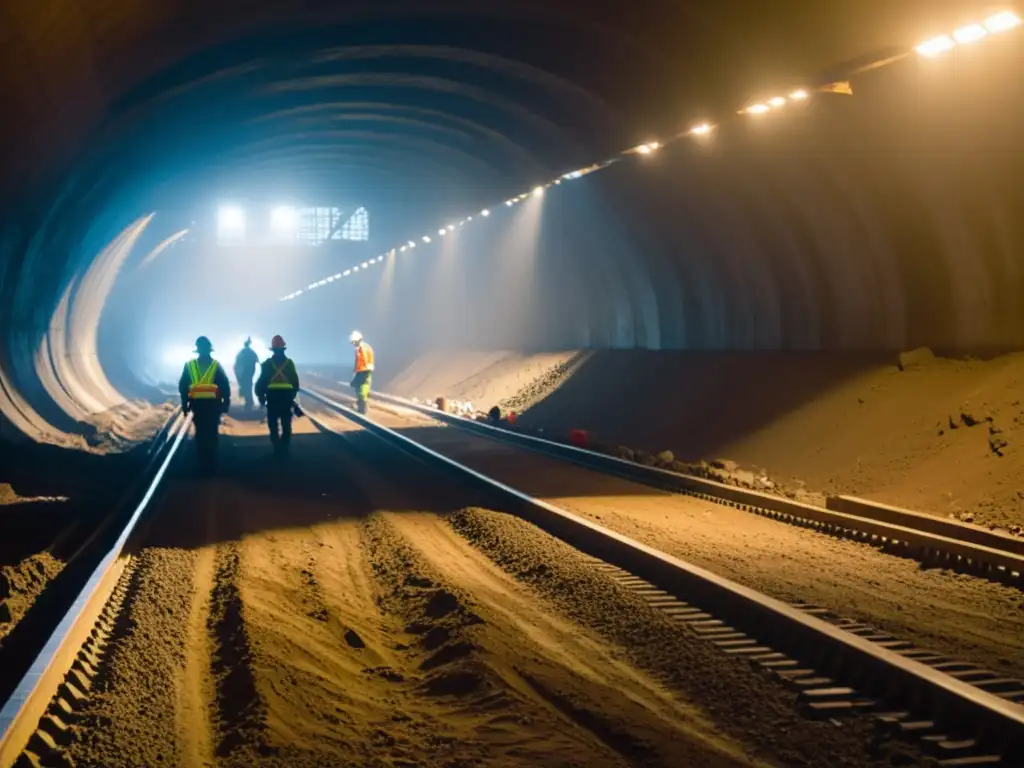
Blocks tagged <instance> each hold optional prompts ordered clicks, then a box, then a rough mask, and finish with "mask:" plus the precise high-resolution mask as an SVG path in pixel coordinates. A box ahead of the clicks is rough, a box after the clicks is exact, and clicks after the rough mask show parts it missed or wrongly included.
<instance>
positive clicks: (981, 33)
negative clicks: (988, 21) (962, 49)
mask: <svg viewBox="0 0 1024 768" xmlns="http://www.w3.org/2000/svg"><path fill="white" fill-rule="evenodd" d="M987 35H988V31H987V30H986V29H985V28H984V27H983V26H981V24H970V25H968V26H966V27H960V29H958V30H956V31H954V32H953V39H954V40H956V41H957V42H958V43H960V45H968V44H970V43H976V42H978V41H979V40H981V39H982V38H983V37H986V36H987Z"/></svg>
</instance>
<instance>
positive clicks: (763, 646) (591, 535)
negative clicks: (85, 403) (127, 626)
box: [0, 392, 1024, 766]
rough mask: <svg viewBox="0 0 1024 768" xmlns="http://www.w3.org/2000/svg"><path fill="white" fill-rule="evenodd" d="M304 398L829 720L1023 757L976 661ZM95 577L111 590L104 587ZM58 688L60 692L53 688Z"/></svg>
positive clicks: (47, 691) (926, 743)
mask: <svg viewBox="0 0 1024 768" xmlns="http://www.w3.org/2000/svg"><path fill="white" fill-rule="evenodd" d="M308 394H309V395H310V396H312V397H314V398H316V399H317V400H318V402H320V403H322V404H324V405H325V406H327V407H328V408H330V409H331V410H332V411H333V412H335V413H338V414H341V415H343V416H344V417H345V418H346V419H349V420H351V421H352V422H354V423H355V424H357V425H358V426H359V427H360V428H361V429H362V430H363V431H365V432H368V433H370V434H372V435H373V436H375V437H376V438H379V439H380V440H382V441H383V442H385V443H387V444H388V445H390V446H392V447H394V448H396V449H398V450H400V451H402V452H403V453H405V454H407V455H409V456H412V457H414V458H416V459H417V460H418V461H420V462H423V463H425V464H427V465H429V466H430V467H431V468H432V471H434V472H437V471H441V472H443V473H445V474H447V475H448V476H449V477H450V478H451V479H452V480H453V481H456V482H457V483H458V484H468V485H471V486H473V487H474V488H475V489H476V490H477V491H478V492H479V493H481V494H482V495H484V496H486V497H488V498H493V499H496V500H499V502H500V506H501V508H506V509H509V510H512V511H514V512H515V513H516V514H518V515H519V516H520V517H522V518H523V519H525V520H527V521H529V522H531V523H533V524H534V525H535V526H537V527H538V528H540V529H541V530H544V531H546V532H548V533H550V534H551V535H553V536H555V537H556V538H558V539H561V540H562V541H565V542H566V543H567V544H569V545H570V546H571V547H573V548H574V549H576V550H578V551H580V552H582V553H584V554H585V556H586V558H587V561H588V562H589V565H590V567H592V568H593V569H594V571H595V572H597V573H601V574H604V575H606V576H608V577H611V578H612V579H613V580H615V581H616V582H618V583H619V584H620V585H621V586H622V587H623V588H625V589H628V590H630V591H632V592H633V593H634V594H635V595H636V596H637V597H639V598H640V599H642V600H643V601H644V602H645V603H647V604H648V605H650V606H651V607H652V608H654V609H656V610H657V611H659V612H661V613H663V614H664V615H665V616H666V617H668V618H669V619H670V620H671V621H672V622H674V623H676V624H678V625H682V626H685V627H686V628H687V629H688V631H690V632H692V633H694V634H695V635H696V636H699V637H700V638H703V639H705V640H706V641H707V643H709V644H710V645H712V646H714V647H717V648H718V649H719V650H720V652H721V653H723V654H725V655H727V656H732V657H735V658H737V659H741V660H743V661H745V662H747V663H749V664H752V665H754V666H756V667H757V668H758V669H760V670H762V671H763V672H764V673H765V674H766V675H771V676H773V677H774V678H776V679H777V680H779V681H780V682H784V683H785V684H787V685H788V686H790V687H793V688H794V689H796V690H798V691H800V701H801V704H802V706H803V708H804V711H805V712H806V714H808V715H809V716H811V717H815V718H830V719H833V718H839V717H842V716H845V715H849V714H851V713H872V714H873V715H874V716H875V717H876V722H877V723H878V726H879V728H880V729H882V730H884V731H886V733H887V734H890V735H891V734H898V735H903V736H906V737H908V738H913V739H915V740H916V743H917V744H918V745H920V746H921V747H922V748H923V749H924V750H925V751H926V752H928V753H930V754H931V755H932V756H933V757H934V760H935V761H936V762H937V763H938V764H940V765H949V766H954V765H1015V764H1017V761H1018V760H1019V759H1020V756H1021V751H1020V750H1021V748H1022V746H1024V709H1022V708H1021V707H1019V706H1017V705H1016V704H1015V703H1013V702H1012V701H1011V700H1010V698H1012V696H1011V697H1010V698H1008V697H1007V696H1006V695H1005V694H1006V693H1010V694H1013V693H1014V691H1013V690H1012V689H1013V686H1014V685H1016V681H1012V680H1005V679H1004V680H998V679H996V680H995V682H996V683H998V685H995V686H990V687H992V688H993V690H996V691H999V692H1001V693H1003V694H1004V695H1003V696H999V695H996V693H993V692H992V691H989V690H985V689H984V688H982V687H979V685H971V684H970V683H969V682H967V681H968V680H971V679H975V680H979V679H981V678H982V677H983V676H979V675H977V674H976V675H973V677H972V675H971V674H970V673H971V670H969V669H965V668H964V665H957V664H956V662H955V661H951V660H943V659H940V658H935V657H934V656H935V655H932V658H929V657H928V655H927V654H925V653H924V652H922V651H919V650H918V649H915V648H912V647H910V644H909V643H905V642H901V641H900V640H899V639H897V638H892V637H884V636H882V633H878V632H874V631H872V630H871V628H870V627H864V626H850V624H849V622H845V621H844V620H842V619H841V618H840V617H836V616H833V615H831V614H829V612H828V611H827V610H826V609H825V608H822V607H818V606H813V605H806V604H800V605H790V604H786V603H785V602H782V601H779V600H774V599H772V598H770V597H767V596H765V595H763V594H759V593H758V592H756V591H754V590H750V589H747V588H745V587H742V586H741V585H739V584H736V583H734V582H730V581H729V580H727V579H723V578H721V577H719V576H716V575H715V574H713V573H711V572H709V571H706V570H704V569H701V568H698V567H696V566H693V565H691V564H689V563H686V562H684V561H682V560H680V559H678V558H673V557H671V556H669V555H666V554H664V553H662V552H659V551H657V550H655V549H652V548H650V547H647V546H644V545H643V544H640V543H639V542H636V541H633V540H631V539H629V538H627V537H625V536H622V535H620V534H617V533H615V532H614V531H611V530H609V529H606V528H603V527H602V526H599V525H596V524H594V523H593V522H591V521H588V520H585V519H583V518H581V517H579V516H577V515H573V514H571V513H569V512H566V511H565V510H562V509H559V508H557V507H555V506H553V505H551V504H546V503H544V502H541V501H538V500H537V499H534V498H532V497H530V496H529V495H527V494H524V493H521V492H519V491H517V490H515V489H514V488H511V487H509V486H508V485H504V484H502V483H499V482H497V481H495V480H493V479H491V478H490V477H488V476H487V475H485V474H482V473H480V472H476V471H474V470H472V469H470V468H469V467H466V466H463V465H461V464H459V463H458V462H455V461H452V460H451V459H450V458H447V457H445V456H443V455H441V454H440V453H438V452H436V451H432V450H430V449H429V448H427V447H425V446H423V445H421V444H419V443H417V442H415V441H414V440H410V439H409V438H407V437H404V436H403V435H401V434H399V433H398V432H396V431H394V430H392V429H388V428H386V427H384V426H382V425H380V424H377V423H375V422H374V421H372V420H370V419H366V418H364V417H361V416H359V415H358V414H356V413H354V412H352V411H351V410H349V409H347V408H346V407H345V406H344V405H343V404H341V403H339V402H337V401H335V400H333V399H332V398H330V397H325V396H324V395H323V394H318V393H315V392H309V393H308ZM183 434H184V429H182V430H181V431H179V432H178V433H177V435H176V438H175V441H174V446H175V447H176V446H177V445H178V444H179V443H180V440H181V436H182V435H183ZM172 457H173V452H172V453H170V454H169V455H167V456H166V459H165V461H164V463H163V464H162V466H161V473H162V471H163V470H165V469H166V467H167V465H168V464H169V463H170V461H171V458H172ZM158 483H159V477H157V478H156V480H155V481H154V482H153V484H152V486H151V487H150V489H149V492H148V493H147V495H146V498H145V499H144V500H143V502H142V503H140V505H139V506H138V507H137V509H136V511H135V514H134V515H133V517H132V518H131V521H130V522H129V526H128V527H126V528H125V529H124V530H123V531H122V535H121V536H119V537H118V539H117V541H118V542H120V544H119V546H118V547H117V548H116V549H117V552H116V553H115V550H114V549H113V548H112V549H110V550H108V552H107V555H106V557H105V558H104V559H103V561H102V562H103V563H104V564H105V565H104V568H105V569H106V572H105V573H104V574H103V575H102V576H101V577H99V579H97V578H96V576H95V572H94V576H93V586H92V588H91V591H89V590H82V591H81V592H80V593H79V598H78V599H77V600H76V606H77V608H74V609H73V610H72V611H69V613H68V615H67V616H66V617H65V619H64V620H63V621H62V622H61V626H63V627H66V628H67V629H68V631H66V632H65V633H64V635H63V636H62V639H60V640H59V642H57V643H56V645H57V646H59V647H56V648H55V647H54V646H55V640H54V639H51V641H50V642H49V644H48V646H49V647H50V654H49V656H48V657H47V656H45V654H44V655H42V656H40V657H39V659H37V661H36V663H35V664H34V675H35V677H34V678H33V679H34V681H35V682H34V684H33V685H32V688H31V690H30V691H29V693H28V694H27V695H25V693H24V692H23V693H22V694H21V695H20V698H12V699H8V701H7V704H6V705H5V707H4V712H5V713H6V720H5V721H4V722H5V724H7V727H6V728H5V737H4V741H3V742H2V745H0V766H5V765H8V764H13V762H12V761H11V758H12V756H13V757H14V759H17V760H21V761H22V762H23V763H25V761H26V760H28V761H29V762H27V763H25V764H32V762H31V761H32V760H35V761H36V762H38V758H39V753H45V752H46V751H47V750H52V749H54V748H56V747H57V746H58V745H59V744H60V743H61V742H62V740H65V739H66V737H67V731H68V723H67V718H70V717H71V716H72V715H73V711H74V709H75V703H76V699H77V698H80V697H84V696H85V693H84V691H83V689H87V688H88V687H89V679H90V676H91V675H92V674H93V673H94V672H95V667H96V665H98V664H100V663H101V662H102V652H103V647H104V645H105V642H106V639H107V637H108V636H109V634H110V633H111V632H112V631H113V629H114V624H115V622H116V618H117V614H118V612H119V610H120V606H121V603H122V602H124V601H126V600H128V599H130V598H131V590H132V583H133V582H132V575H131V570H130V568H131V563H130V562H127V563H126V562H125V561H124V560H123V559H120V558H119V554H120V550H121V548H122V547H123V545H124V542H125V541H126V539H127V537H128V535H129V534H130V532H131V527H133V526H134V524H135V522H137V520H138V516H139V515H140V514H141V512H142V510H143V509H144V507H145V503H146V501H148V500H149V499H151V498H152V496H153V493H155V489H156V486H157V485H158ZM118 563H120V570H118ZM100 582H102V583H103V585H104V586H103V587H102V588H97V584H99V583H100ZM87 592H88V594H86V593H87ZM72 614H74V616H72ZM72 630H73V631H72ZM83 638H86V639H83ZM83 643H84V644H83ZM76 653H77V656H75V654H76ZM69 659H70V663H69ZM929 664H931V666H929ZM68 670H70V671H68ZM65 673H66V674H65ZM26 684H27V683H26ZM1007 686H1009V687H1010V689H1011V690H1009V691H1008V690H1007ZM58 689H59V691H60V694H59V695H57V696H56V697H54V696H53V693H54V692H55V691H57V690H58ZM15 725H17V726H18V727H14V726H15ZM29 725H31V726H32V730H31V732H30V733H29V732H28V731H27V727H28V726H29ZM26 745H28V746H29V750H28V752H26V751H25V746H26ZM33 750H34V751H33ZM30 753H31V754H32V755H35V757H30V756H29V755H30Z"/></svg>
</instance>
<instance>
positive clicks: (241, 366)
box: [235, 337, 260, 411]
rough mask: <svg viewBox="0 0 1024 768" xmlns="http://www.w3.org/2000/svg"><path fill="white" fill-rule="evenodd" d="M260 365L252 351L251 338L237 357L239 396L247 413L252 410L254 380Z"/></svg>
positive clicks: (257, 357) (236, 373) (236, 375)
mask: <svg viewBox="0 0 1024 768" xmlns="http://www.w3.org/2000/svg"><path fill="white" fill-rule="evenodd" d="M259 364H260V358H259V355H257V354H256V353H255V352H254V351H253V349H252V338H251V337H250V338H248V339H246V340H245V344H244V345H243V346H242V349H241V350H239V352H238V355H237V356H236V357H235V379H236V380H237V381H238V390H239V394H240V395H241V397H242V401H243V402H244V403H245V410H247V411H251V410H252V405H253V399H252V380H253V377H254V376H255V375H256V369H257V368H258V367H259Z"/></svg>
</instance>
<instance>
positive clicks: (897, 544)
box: [336, 382, 1024, 585]
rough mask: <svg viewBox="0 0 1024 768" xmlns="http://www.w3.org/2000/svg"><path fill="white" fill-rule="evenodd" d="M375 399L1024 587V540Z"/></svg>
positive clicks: (380, 396)
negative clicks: (750, 485)
mask: <svg viewBox="0 0 1024 768" xmlns="http://www.w3.org/2000/svg"><path fill="white" fill-rule="evenodd" d="M336 383H337V382H336ZM372 396H373V397H374V398H375V399H377V400H379V401H381V402H383V403H386V404H389V405H392V406H396V407H399V408H404V409H407V410H412V411H415V412H417V413H421V414H423V415H426V416H429V417H431V418H433V419H435V420H436V421H439V422H441V423H443V424H447V425H449V426H452V427H456V428H459V429H462V430H465V431H468V432H471V433H473V434H477V435H480V436H482V437H485V438H488V439H491V440H495V441H497V442H501V443H506V444H508V445H514V446H516V447H520V448H525V449H526V450H529V451H533V452H534V453H539V454H542V455H544V456H548V457H551V458H555V459H559V460H561V461H567V462H570V463H572V464H576V465H577V466H581V467H584V468H585V469H589V470H592V471H596V472H601V473H602V474H606V475H612V476H615V477H620V478H622V479H624V480H628V481H630V482H634V483H640V484H642V485H647V486H651V487H654V488H660V489H662V490H667V491H671V492H675V493H684V494H688V495H693V496H697V497H700V498H702V499H706V500H709V501H714V502H718V503H726V504H729V505H731V506H734V507H738V508H741V509H746V510H748V511H750V512H754V513H756V514H761V515H764V516H768V517H773V518H776V519H779V520H782V521H784V522H790V523H795V524H798V525H802V526H804V527H811V528H816V529H819V530H822V531H823V532H825V533H830V534H835V535H840V536H844V537H846V538H853V539H860V540H867V541H869V542H872V543H878V544H881V545H883V546H884V547H885V548H886V549H887V550H888V551H890V552H892V553H894V554H899V555H901V556H905V557H909V558H912V559H915V560H918V561H920V562H923V563H925V564H927V565H935V566H951V567H957V568H960V569H962V570H968V571H970V572H973V573H977V574H979V575H983V576H986V577H988V578H991V579H993V580H997V581H1002V582H1006V583H1011V584H1016V585H1020V584H1022V582H1024V539H1018V538H1016V537H1013V536H1009V535H1005V534H1001V533H996V532H993V531H986V530H983V529H979V528H976V527H972V526H969V525H966V524H964V523H960V522H955V521H952V520H943V519H941V518H936V517H933V516H931V515H925V514H922V513H920V512H912V511H910V510H904V509H900V508H898V507H890V506H886V505H882V504H878V503H875V502H869V501H866V500H864V499H857V498H855V497H852V496H833V497H829V499H828V504H827V506H826V507H819V506H815V505H812V504H806V503H803V502H799V501H795V500H793V499H788V498H785V497H783V496H776V495H773V494H769V493H762V492H760V491H754V490H749V489H746V488H741V487H738V486H734V485H726V484H725V483H719V482H716V481H714V480H708V479H706V478H703V477H697V476H695V475H688V474H683V473H680V472H673V471H670V470H667V469H661V468H660V467H649V466H645V465H643V464H637V463H636V462H632V461H627V460H625V459H620V458H618V457H616V456H609V455H607V454H604V453H599V452H597V451H593V450H588V449H585V448H579V447H576V446H573V445H567V444H565V443H559V442H555V441H553V440H548V439H545V438H542V437H537V436H535V435H528V434H523V433H521V432H515V431H513V430H509V429H502V428H500V427H496V426H493V425H491V424H486V423H482V422H479V421H476V420H475V419H469V418H466V417H464V416H456V415H454V414H450V413H445V412H442V411H439V410H437V409H435V408H431V407H430V406H426V405H423V404H421V403H414V402H411V401H409V400H406V399H404V398H400V397H396V396H394V395H389V394H385V393H373V395H372Z"/></svg>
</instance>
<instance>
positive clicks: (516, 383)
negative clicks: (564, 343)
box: [375, 350, 578, 410]
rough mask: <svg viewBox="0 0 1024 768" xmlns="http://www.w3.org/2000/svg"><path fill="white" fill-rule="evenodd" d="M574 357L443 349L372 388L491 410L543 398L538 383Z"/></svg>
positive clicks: (572, 354)
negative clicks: (440, 398) (459, 401)
mask: <svg viewBox="0 0 1024 768" xmlns="http://www.w3.org/2000/svg"><path fill="white" fill-rule="evenodd" d="M577 355H578V353H577V352H575V351H572V350H569V351H564V352H545V353H534V354H530V353H520V352H511V351H496V352H475V351H459V350H454V351H453V350H448V351H443V352H432V353H428V354H425V355H422V356H421V357H418V358H416V359H415V360H413V361H412V362H411V363H409V364H408V365H406V366H404V367H403V368H401V369H400V370H399V372H398V373H397V374H395V375H391V376H387V375H383V376H377V378H376V383H375V386H376V387H377V388H378V389H380V390H381V391H385V392H388V393H389V394H392V395H398V396H399V397H407V398H417V399H420V400H423V401H427V402H434V401H435V400H436V399H437V398H438V397H446V398H449V399H451V400H463V401H466V400H468V401H471V402H472V403H474V404H475V405H476V406H477V407H478V408H482V409H483V410H486V409H487V408H490V407H491V406H493V405H497V404H499V403H504V402H506V401H511V400H515V401H516V402H519V401H525V400H528V399H529V398H530V396H529V395H528V394H527V393H528V392H530V393H534V397H536V396H537V395H539V396H541V397H542V396H543V395H544V394H547V392H548V391H549V389H550V388H548V389H543V388H539V385H538V382H539V381H541V380H547V379H549V378H550V377H551V374H552V371H554V370H555V369H558V368H559V367H561V366H565V365H566V364H567V363H569V361H570V360H572V359H574V358H575V357H576V356H577Z"/></svg>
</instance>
